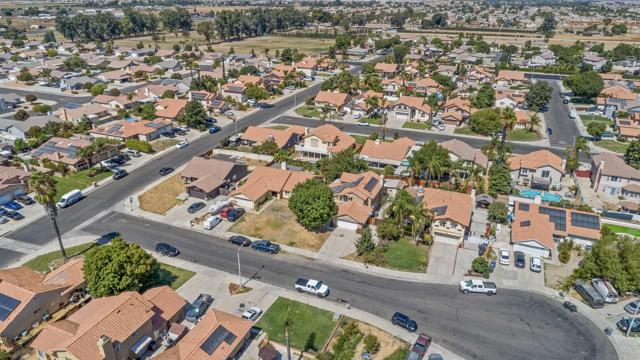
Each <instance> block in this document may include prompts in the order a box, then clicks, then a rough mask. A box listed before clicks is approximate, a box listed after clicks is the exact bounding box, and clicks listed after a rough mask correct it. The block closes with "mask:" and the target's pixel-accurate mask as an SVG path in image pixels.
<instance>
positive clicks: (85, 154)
mask: <svg viewBox="0 0 640 360" xmlns="http://www.w3.org/2000/svg"><path fill="white" fill-rule="evenodd" d="M95 149H96V148H95V146H94V145H93V144H91V145H89V146H85V147H83V148H82V149H80V151H79V152H78V156H79V157H81V158H82V159H84V160H85V161H86V162H87V164H88V165H89V168H92V167H93V156H94V155H95ZM100 165H102V164H100Z"/></svg>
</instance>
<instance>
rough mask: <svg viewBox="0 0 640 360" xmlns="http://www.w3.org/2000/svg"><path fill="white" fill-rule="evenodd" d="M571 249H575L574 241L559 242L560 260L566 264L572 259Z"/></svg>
mask: <svg viewBox="0 0 640 360" xmlns="http://www.w3.org/2000/svg"><path fill="white" fill-rule="evenodd" d="M571 249H573V241H572V240H569V241H566V240H565V241H562V242H560V244H558V260H560V262H561V263H563V264H566V263H568V262H569V260H571Z"/></svg>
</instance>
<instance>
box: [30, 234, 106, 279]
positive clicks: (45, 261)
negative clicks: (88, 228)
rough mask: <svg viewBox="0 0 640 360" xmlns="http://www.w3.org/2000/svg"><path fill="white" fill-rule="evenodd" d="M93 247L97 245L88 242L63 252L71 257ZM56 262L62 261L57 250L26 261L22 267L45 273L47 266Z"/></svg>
mask: <svg viewBox="0 0 640 360" xmlns="http://www.w3.org/2000/svg"><path fill="white" fill-rule="evenodd" d="M95 246H98V245H97V244H96V243H93V242H90V243H86V244H82V245H78V246H71V247H68V248H65V251H66V253H67V256H68V257H73V256H76V255H80V254H84V253H86V252H87V251H88V250H89V249H92V248H93V247H95ZM57 260H62V253H60V251H59V250H56V251H53V252H50V253H46V254H42V255H40V256H37V257H35V258H33V259H31V260H29V261H27V262H26V263H24V266H26V267H28V268H29V269H33V270H35V271H39V272H42V273H47V272H49V264H51V263H52V262H53V261H57Z"/></svg>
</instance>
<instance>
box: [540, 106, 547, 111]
mask: <svg viewBox="0 0 640 360" xmlns="http://www.w3.org/2000/svg"><path fill="white" fill-rule="evenodd" d="M547 111H549V107H548V106H542V107H540V112H547Z"/></svg>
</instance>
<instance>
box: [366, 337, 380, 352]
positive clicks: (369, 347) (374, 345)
mask: <svg viewBox="0 0 640 360" xmlns="http://www.w3.org/2000/svg"><path fill="white" fill-rule="evenodd" d="M364 351H366V352H368V353H370V354H375V353H377V352H378V351H380V340H378V337H377V336H375V335H367V336H365V337H364Z"/></svg>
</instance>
